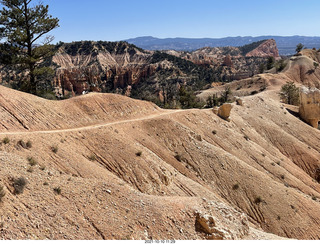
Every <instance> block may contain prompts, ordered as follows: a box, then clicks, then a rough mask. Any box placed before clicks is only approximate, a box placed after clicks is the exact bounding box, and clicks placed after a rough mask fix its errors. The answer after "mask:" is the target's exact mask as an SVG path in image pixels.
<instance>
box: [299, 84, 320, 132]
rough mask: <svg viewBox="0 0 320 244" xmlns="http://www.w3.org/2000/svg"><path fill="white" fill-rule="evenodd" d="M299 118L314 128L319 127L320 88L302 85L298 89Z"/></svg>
mask: <svg viewBox="0 0 320 244" xmlns="http://www.w3.org/2000/svg"><path fill="white" fill-rule="evenodd" d="M299 113H300V117H301V119H303V120H304V121H305V122H307V123H308V124H310V125H311V126H312V127H314V128H318V127H319V121H320V90H319V89H317V88H307V87H304V86H303V87H302V88H301V91H300V108H299Z"/></svg>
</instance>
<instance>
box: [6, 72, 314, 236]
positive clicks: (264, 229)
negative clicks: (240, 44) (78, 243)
mask: <svg viewBox="0 0 320 244" xmlns="http://www.w3.org/2000/svg"><path fill="white" fill-rule="evenodd" d="M316 74H317V73H316ZM283 75H285V76H286V77H287V74H286V73H285V74H281V76H283ZM269 76H270V77H272V75H269ZM273 78H274V79H275V80H280V81H281V79H280V78H279V76H277V77H273ZM270 80H271V79H269V81H270ZM270 84H271V85H272V84H274V83H272V82H271V83H270ZM276 89H277V86H276V85H274V86H272V87H269V89H267V90H266V91H264V92H262V93H259V94H257V95H254V96H248V97H245V98H244V99H243V100H244V106H236V105H234V108H233V110H232V115H231V122H226V121H224V120H222V119H220V118H219V117H217V116H216V115H214V114H213V113H212V111H211V110H196V109H193V110H185V111H181V110H178V111H165V110H161V109H159V108H157V107H156V106H155V105H153V104H151V103H148V102H142V101H137V100H132V99H129V98H126V97H122V96H117V95H112V94H89V95H87V96H82V97H78V98H75V99H70V100H66V101H60V102H52V101H46V100H43V99H40V98H36V97H33V96H31V95H28V94H24V93H20V92H17V91H13V90H10V89H7V88H4V87H0V98H1V99H0V106H1V110H0V114H1V121H0V123H1V125H2V127H1V129H0V133H1V134H0V136H1V138H4V137H8V138H9V140H10V142H9V143H8V144H4V143H3V144H2V145H1V146H0V149H1V153H0V161H1V165H2V166H1V168H0V179H1V184H3V185H4V186H5V192H6V196H5V197H4V199H3V202H2V203H0V216H1V219H0V222H1V225H0V226H2V227H1V228H0V237H1V238H4V239H46V238H48V239H206V238H207V237H208V235H207V234H205V231H203V229H199V228H198V226H197V221H196V219H197V213H199V212H201V213H202V215H206V214H207V215H208V216H212V217H213V218H214V220H215V225H216V226H215V230H216V231H217V232H216V233H220V234H219V235H220V237H221V238H225V239H259V238H262V239H279V238H280V236H282V237H289V238H296V239H319V238H320V236H319V232H318V226H319V223H320V201H319V199H320V186H319V183H318V182H317V181H316V180H315V179H314V178H316V171H317V169H318V168H319V166H320V162H319V159H320V143H319V142H320V132H319V130H316V129H314V128H312V127H310V126H308V125H306V124H305V123H303V122H302V121H301V120H300V119H299V118H297V117H295V116H294V113H293V112H292V109H293V108H292V107H290V108H289V107H288V108H286V107H285V106H284V105H283V104H281V103H280V102H279V99H278V95H277V90H276ZM20 140H23V141H24V142H27V141H31V142H32V147H31V148H29V149H25V148H23V147H22V146H21V145H19V141H20ZM52 147H55V148H56V149H57V151H56V152H53V151H52ZM138 152H141V153H140V156H139V155H137V153H138ZM28 157H33V158H34V159H36V160H37V162H38V164H37V165H35V166H30V165H29V163H28V160H27V158H28ZM19 176H24V177H26V178H27V181H28V184H27V186H26V189H25V191H24V193H23V194H21V195H15V194H13V187H12V179H13V178H17V177H19ZM57 187H60V189H61V194H56V193H55V192H54V188H57ZM221 233H222V234H221ZM267 233H273V234H274V235H272V234H267Z"/></svg>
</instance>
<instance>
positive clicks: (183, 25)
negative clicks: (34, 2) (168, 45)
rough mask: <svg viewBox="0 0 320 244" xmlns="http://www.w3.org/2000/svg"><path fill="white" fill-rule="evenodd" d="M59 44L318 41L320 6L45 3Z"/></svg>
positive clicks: (200, 1)
mask: <svg viewBox="0 0 320 244" xmlns="http://www.w3.org/2000/svg"><path fill="white" fill-rule="evenodd" d="M43 2H44V3H45V4H49V11H50V13H51V14H52V15H53V16H54V17H58V18H59V19H60V28H59V29H56V30H54V31H53V32H52V34H53V35H54V36H55V42H57V41H64V42H70V41H79V40H105V41H116V40H124V39H128V38H134V37H138V36H154V37H159V38H165V37H188V38H201V37H210V38H216V37H226V36H249V35H250V36H260V35H282V36H290V35H306V36H320V28H319V26H320V16H319V10H320V0H305V1H302V0H269V1H262V0H221V1H218V0H161V1H160V0H157V1H156V0H90V1H88V0H44V1H43Z"/></svg>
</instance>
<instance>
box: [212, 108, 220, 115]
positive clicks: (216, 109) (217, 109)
mask: <svg viewBox="0 0 320 244" xmlns="http://www.w3.org/2000/svg"><path fill="white" fill-rule="evenodd" d="M218 111H219V107H213V109H212V112H213V113H214V114H216V115H218Z"/></svg>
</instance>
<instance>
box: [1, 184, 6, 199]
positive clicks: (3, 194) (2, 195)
mask: <svg viewBox="0 0 320 244" xmlns="http://www.w3.org/2000/svg"><path fill="white" fill-rule="evenodd" d="M5 195H6V192H5V191H4V187H3V186H2V185H0V202H2V199H3V197H4V196H5Z"/></svg>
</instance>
